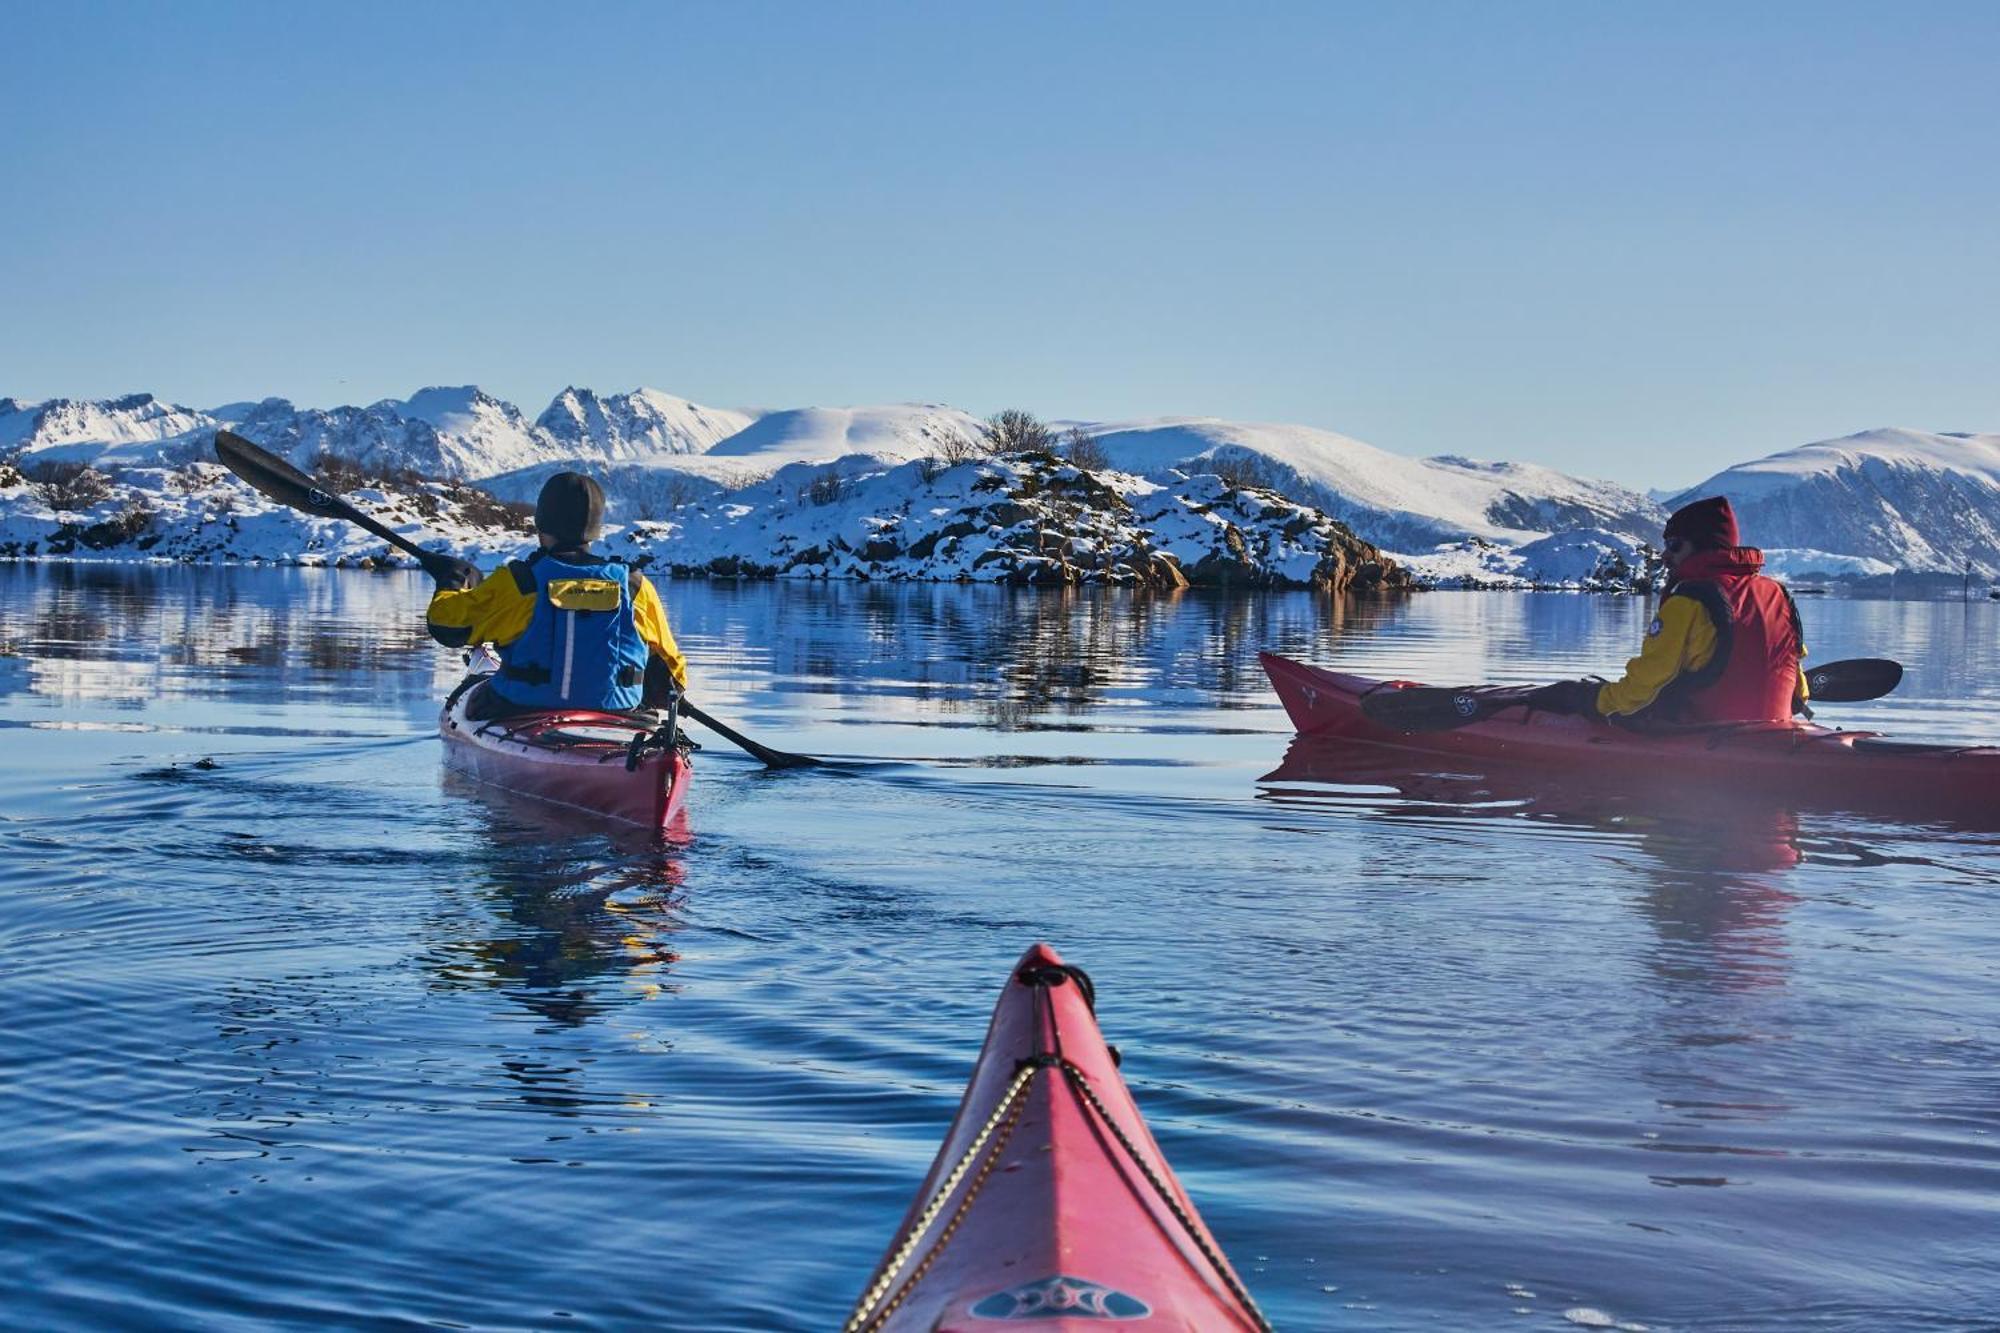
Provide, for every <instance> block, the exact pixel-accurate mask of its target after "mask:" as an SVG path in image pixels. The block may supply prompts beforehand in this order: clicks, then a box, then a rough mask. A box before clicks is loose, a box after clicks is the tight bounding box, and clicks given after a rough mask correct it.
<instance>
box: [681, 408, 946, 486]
mask: <svg viewBox="0 0 2000 1333" xmlns="http://www.w3.org/2000/svg"><path fill="white" fill-rule="evenodd" d="M981 429H982V427H981V423H980V421H979V419H978V418H976V417H974V416H972V415H970V414H969V413H966V412H961V411H959V410H958V409H957V408H955V407H946V406H943V405H942V404H938V403H896V404H891V405H888V406H882V407H801V408H795V409H793V410H791V411H786V412H771V413H768V414H766V415H764V416H762V417H759V418H758V419H757V420H756V421H755V422H753V423H752V424H751V425H749V426H748V427H746V428H745V429H743V430H741V431H739V432H737V433H736V434H735V435H732V436H730V437H729V438H728V439H726V440H723V441H722V442H721V443H719V444H717V445H715V446H714V447H713V448H711V449H709V450H708V456H709V457H711V458H730V459H737V460H741V461H743V462H744V463H748V464H751V465H754V466H756V467H759V468H763V469H766V470H772V469H776V468H780V467H783V466H785V465H786V464H788V463H825V462H831V461H833V460H834V459H838V458H847V457H850V456H853V455H861V456H864V457H867V458H871V459H875V460H878V461H882V462H892V463H901V462H906V461H908V460H909V459H912V458H923V457H926V456H930V455H936V454H938V453H940V452H941V451H942V452H944V453H946V454H947V456H948V455H949V453H950V451H951V450H952V449H953V448H956V447H962V446H963V445H964V444H965V443H968V442H970V441H973V440H977V439H978V438H979V437H980V432H981Z"/></svg>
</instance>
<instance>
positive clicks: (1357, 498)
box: [1084, 417, 1661, 551]
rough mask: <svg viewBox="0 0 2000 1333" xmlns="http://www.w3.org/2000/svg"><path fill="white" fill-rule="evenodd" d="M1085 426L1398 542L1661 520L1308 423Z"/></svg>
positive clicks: (1115, 443) (1638, 500) (1123, 453)
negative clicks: (1262, 488) (1241, 480)
mask: <svg viewBox="0 0 2000 1333" xmlns="http://www.w3.org/2000/svg"><path fill="white" fill-rule="evenodd" d="M1084 429H1085V430H1087V431H1088V432H1089V433H1090V434H1091V435H1092V436H1094V437H1095V439H1096V441H1097V445H1098V447H1099V448H1100V449H1101V450H1102V451H1103V454H1104V456H1105V458H1106V459H1107V460H1108V461H1109V463H1110V464H1111V466H1113V467H1115V468H1118V469H1120V470H1121V471H1126V472H1134V473H1137V474H1138V475H1140V476H1144V477H1159V476H1163V475H1165V474H1167V473H1169V472H1176V471H1178V472H1194V471H1220V472H1221V474H1222V475H1224V476H1233V477H1242V478H1245V479H1248V480H1254V481H1256V482H1258V483H1259V484H1261V485H1265V486H1269V487H1270V488H1272V489H1274V490H1276V491H1279V492H1281V493H1282V494H1285V495H1288V496H1291V497H1292V498H1294V499H1298V500H1304V501H1308V502H1310V503H1312V504H1314V505H1317V506H1318V507H1319V508H1321V509H1324V510H1325V511H1326V512H1327V513H1329V514H1332V515H1333V516H1334V517H1335V518H1338V519H1340V520H1341V521H1342V522H1344V523H1346V524H1347V525H1348V526H1349V527H1351V528H1353V529H1354V530H1355V531H1356V532H1359V533H1363V534H1365V535H1367V537H1368V539H1369V540H1370V541H1375V542H1379V543H1380V544H1382V545H1383V546H1384V547H1387V548H1388V549H1391V550H1396V551H1425V550H1428V549H1430V548H1431V547H1434V546H1436V545H1438V544H1439V543H1441V542H1457V541H1462V540H1464V539H1466V538H1480V539H1483V540H1487V541H1497V542H1508V543H1520V542H1523V541H1531V540H1533V539H1534V538H1535V537H1536V536H1540V535H1546V534H1549V533H1555V532H1563V531H1567V530H1570V529H1576V528H1602V529H1607V530H1609V531H1612V532H1617V533H1623V534H1626V535H1629V536H1635V537H1636V536H1643V535H1647V534H1653V533H1657V532H1658V531H1659V524H1660V518H1661V514H1660V511H1659V509H1658V507H1657V506H1655V505H1654V504H1653V503H1652V502H1651V501H1650V500H1648V499H1646V498H1645V497H1644V496H1642V495H1639V494H1637V493H1636V492H1633V491H1630V490H1627V489H1625V488H1624V487H1622V486H1616V485H1613V484H1611V483H1610V482H1601V481H1586V480H1583V479H1580V478H1577V477H1571V476H1568V475H1566V474H1564V473H1560V472H1557V471H1555V470H1553V469H1551V468H1545V467H1537V466H1535V465H1534V464H1530V463H1482V462H1475V461H1474V460H1472V459H1469V458H1458V457H1444V458H1408V457H1405V456H1404V455H1402V454H1392V453H1389V452H1388V451H1387V450H1384V449H1378V448H1376V447H1375V446H1374V445H1372V444H1364V443H1363V442H1362V441H1360V440H1356V439H1351V438H1349V437H1348V436H1345V435H1337V434H1335V433H1334V432H1332V431H1330V430H1318V429H1315V428H1314V427H1311V426H1288V425H1275V424H1266V423H1261V422H1240V421H1219V420H1216V419H1214V418H1212V417H1164V418H1159V419H1155V420H1149V421H1134V422H1124V423H1117V424H1106V425H1093V426H1087V427H1084Z"/></svg>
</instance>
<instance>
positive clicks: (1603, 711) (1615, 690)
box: [1535, 495, 1806, 725]
mask: <svg viewBox="0 0 2000 1333" xmlns="http://www.w3.org/2000/svg"><path fill="white" fill-rule="evenodd" d="M1739 540H1740V535H1739V533H1738V532H1737V528H1736V513H1735V511H1734V510H1732V509H1731V508H1730V506H1729V501H1728V500H1727V499H1726V498H1724V497H1723V496H1719V495H1717V496H1711V497H1710V498H1708V499H1706V500H1696V501H1695V502H1694V503H1693V504H1689V505H1684V506H1682V507H1681V508H1680V509H1678V510H1676V511H1674V514H1673V516H1672V517H1670V518H1669V519H1668V520H1667V526H1666V532H1665V543H1666V562H1667V572H1668V574H1669V575H1670V576H1671V581H1670V582H1669V583H1668V585H1667V592H1666V596H1665V597H1664V598H1662V599H1661V602H1660V613H1659V615H1657V616H1655V617H1654V619H1653V623H1652V624H1651V625H1650V626H1648V627H1647V630H1646V642H1645V645H1644V646H1643V648H1642V649H1641V650H1640V653H1639V655H1638V656H1637V657H1635V658H1633V659H1632V660H1631V661H1629V662H1627V663H1626V664H1625V674H1624V675H1623V676H1622V677H1620V678H1619V679H1617V680H1614V681H1611V682H1609V683H1608V684H1607V683H1603V682H1599V681H1586V680H1566V681H1560V682H1558V683H1556V684H1554V685H1550V686H1547V687H1546V688H1544V689H1543V690H1541V691H1540V692H1539V693H1538V694H1536V696H1535V706H1536V707H1539V708H1545V709H1548V710H1549V711H1551V712H1562V713H1583V714H1587V715H1590V716H1594V717H1602V718H1609V719H1612V720H1615V721H1620V722H1626V723H1635V724H1639V725H1644V724H1645V723H1647V722H1653V721H1660V722H1673V723H1683V724H1686V723H1710V722H1783V721H1786V720H1788V719H1789V718H1790V717H1791V716H1792V714H1793V713H1795V712H1801V711H1804V709H1805V703H1806V680H1805V673H1804V672H1803V671H1801V670H1800V668H1799V662H1800V660H1801V659H1802V658H1804V657H1805V654H1806V648H1805V637H1804V634H1803V631H1802V630H1801V629H1800V627H1799V612H1798V607H1797V606H1795V605H1794V604H1793V603H1792V597H1791V594H1790V593H1788V592H1786V591H1785V588H1784V585H1783V584H1781V583H1779V582H1778V581H1777V580H1775V579H1772V578H1769V577H1766V576H1765V575H1764V574H1763V573H1762V572H1761V571H1762V569H1763V567H1764V553H1763V552H1762V551H1759V550H1757V549H1756V548H1755V547H1752V546H1742V545H1739V544H1738V542H1739Z"/></svg>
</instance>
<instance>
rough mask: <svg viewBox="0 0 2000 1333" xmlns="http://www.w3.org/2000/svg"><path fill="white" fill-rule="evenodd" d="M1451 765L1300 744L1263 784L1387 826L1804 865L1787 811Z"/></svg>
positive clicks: (1761, 866) (1728, 864)
mask: <svg viewBox="0 0 2000 1333" xmlns="http://www.w3.org/2000/svg"><path fill="white" fill-rule="evenodd" d="M1451 762H1453V761H1451V760H1448V759H1444V758H1440V757H1437V756H1429V755H1419V754H1413V753H1410V752H1406V751H1395V750H1385V749H1381V748H1378V747H1374V746H1367V745H1357V744H1355V743H1353V742H1352V741H1344V740H1339V739H1324V738H1315V737H1299V738H1297V739H1295V740H1294V741H1293V742H1292V744H1291V746H1290V747H1289V748H1288V749H1287V750H1286V751H1285V757H1284V761H1283V762H1282V763H1280V764H1279V765H1278V767H1277V768H1275V769H1273V770H1272V771H1271V772H1269V773H1267V774H1265V775H1264V776H1263V777H1262V778H1260V779H1259V780H1258V781H1259V784H1260V785H1261V786H1262V787H1263V788H1264V792H1263V795H1264V797H1265V799H1268V800H1271V801H1274V802H1277V803H1279V804H1287V803H1297V802H1303V803H1306V804H1312V803H1314V802H1326V801H1331V802H1336V803H1338V804H1341V805H1344V806H1350V807H1351V806H1354V805H1356V804H1361V805H1365V806H1368V807H1370V808H1371V810H1372V814H1373V816H1374V817H1376V818H1381V819H1397V820H1419V821H1420V820H1423V819H1425V818H1431V817H1441V816H1453V817H1481V818H1501V819H1517V820H1531V821H1536V822H1539V823H1545V824H1554V825H1558V826H1564V827H1569V828H1576V829H1590V830H1595V831H1597V832H1601V833H1606V834H1612V835H1615V836H1616V837H1618V838H1619V839H1620V840H1621V841H1625V842H1628V843H1630V844H1631V845H1633V846H1635V847H1637V848H1639V849H1641V850H1643V851H1645V852H1647V853H1648V854H1649V855H1650V856H1651V857H1652V859H1654V860H1655V861H1657V862H1658V863H1659V864H1660V865H1661V866H1662V867H1665V868H1668V869H1673V870H1687V871H1694V870H1702V871H1718V870H1736V871H1749V870H1757V871H1767V870H1785V869H1789V868H1790V867H1792V866H1795V865H1797V864H1799V862H1800V860H1801V851H1800V833H1799V817H1798V814H1797V812H1796V811H1794V810H1792V809H1791V808H1789V807H1787V806H1782V805H1779V804H1776V803H1771V802H1760V801H1756V800H1754V799H1745V798H1742V797H1739V796H1735V795H1730V796H1726V797H1720V796H1716V795H1713V794H1709V793H1703V792H1698V791H1689V790H1686V789H1683V788H1675V787H1667V786H1661V787H1656V788H1647V789H1643V790H1632V789H1629V788H1626V789H1621V788H1618V787H1606V786H1603V785H1584V784H1578V783H1576V782H1573V781H1564V780H1562V779H1560V778H1553V777H1548V776H1546V775H1537V774H1535V773H1532V772H1528V771H1521V770H1513V771H1510V770H1507V769H1504V768H1494V769H1490V770H1487V771H1483V772H1467V771H1454V770H1451V769H1447V768H1441V767H1436V766H1437V765H1442V764H1447V763H1451ZM1299 784H1304V785H1299ZM1384 789H1386V791H1387V792H1388V793H1391V795H1390V796H1388V797H1387V798H1384V797H1383V796H1381V795H1380V794H1379V793H1380V792H1381V791H1383V790H1384ZM1371 793H1373V794H1371Z"/></svg>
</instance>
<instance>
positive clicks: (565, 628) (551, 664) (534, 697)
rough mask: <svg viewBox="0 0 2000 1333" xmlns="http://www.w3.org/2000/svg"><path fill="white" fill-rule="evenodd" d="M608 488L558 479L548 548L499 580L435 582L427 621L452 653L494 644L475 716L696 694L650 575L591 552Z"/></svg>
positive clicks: (627, 705) (544, 532) (539, 523)
mask: <svg viewBox="0 0 2000 1333" xmlns="http://www.w3.org/2000/svg"><path fill="white" fill-rule="evenodd" d="M603 528H604V491H603V488H601V487H600V486H598V484H597V483H596V481H594V480H592V479H591V478H589V477H586V476H584V475H583V474H582V473H580V472H558V473H556V474H555V475H554V476H552V477H550V478H549V479H548V481H546V482H545V483H543V485H542V491H541V496H540V498H539V499H537V500H536V502H535V530H536V532H537V534H538V535H539V537H540V541H541V546H540V549H539V550H537V551H535V552H534V553H533V554H532V555H530V556H529V557H528V558H527V559H525V560H510V561H508V562H507V563H506V564H505V565H503V566H501V567H500V568H499V569H496V570H494V571H493V572H492V573H491V574H488V575H486V576H484V577H483V578H482V577H481V575H480V571H479V567H478V566H477V565H474V564H472V563H471V562H470V561H465V560H461V561H459V562H457V564H456V566H455V567H454V569H453V571H452V573H451V577H448V578H440V579H439V580H438V590H437V592H436V593H435V594H433V595H432V597H431V604H430V610H429V611H428V613H427V614H426V616H425V623H426V627H427V628H428V629H429V630H430V634H431V637H432V638H433V639H436V640H437V641H438V642H439V643H441V644H443V645H445V646H446V647H447V648H463V647H465V646H466V645H467V644H474V643H491V644H493V645H494V646H495V647H496V648H498V650H499V652H500V663H501V665H500V671H499V673H498V675H496V676H495V677H494V678H493V679H492V680H491V681H489V682H487V683H486V684H485V685H482V686H481V687H480V692H479V694H478V695H477V696H476V697H474V698H473V699H472V700H470V701H469V711H470V713H471V715H472V716H474V717H500V716H504V715H506V714H508V713H519V712H533V711H539V710H543V709H555V708H578V709H598V710H604V711H607V712H623V711H629V710H631V709H635V708H639V707H642V706H646V705H657V704H661V703H663V702H664V698H663V695H664V694H665V693H667V692H668V691H670V690H680V689H686V688H687V661H686V659H685V658H683V657H682V656H681V650H680V647H679V645H677V644H676V643H675V642H674V634H673V631H672V630H671V629H670V628H668V626H667V612H666V608H665V606H663V605H662V604H661V602H660V594H659V592H658V591H657V590H656V589H655V588H654V587H653V585H652V583H651V582H650V581H649V580H648V579H647V578H646V576H645V575H644V574H641V573H640V572H639V571H637V570H634V569H627V568H626V567H625V566H624V565H623V564H622V563H620V562H619V561H616V560H613V559H611V558H610V557H608V556H603V555H599V554H597V553H596V552H594V551H592V550H591V549H590V543H591V542H593V541H595V540H597V538H598V537H599V536H600V535H601V534H602V532H603Z"/></svg>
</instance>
